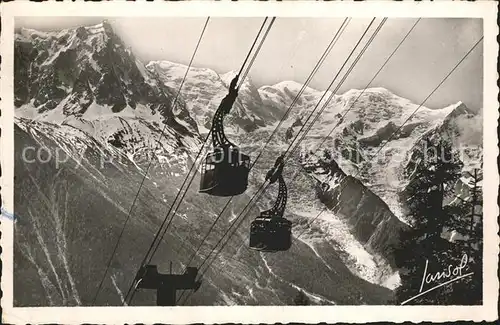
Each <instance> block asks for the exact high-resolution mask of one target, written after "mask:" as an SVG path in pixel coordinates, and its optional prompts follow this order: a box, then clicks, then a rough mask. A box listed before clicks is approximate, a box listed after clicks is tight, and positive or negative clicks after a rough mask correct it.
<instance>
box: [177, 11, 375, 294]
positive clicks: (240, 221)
mask: <svg viewBox="0 0 500 325" xmlns="http://www.w3.org/2000/svg"><path fill="white" fill-rule="evenodd" d="M374 20H375V18H373V19H372V21H371V22H370V24H369V25H368V27H367V28H366V30H365V32H364V33H363V35H362V36H361V37H360V39H359V41H358V42H357V44H356V46H355V47H354V48H353V50H352V51H351V53H350V55H349V56H348V58H347V59H346V61H345V62H344V65H343V66H342V67H341V68H340V69H339V72H338V73H337V75H336V76H335V78H334V80H333V81H332V82H331V83H330V85H329V87H328V89H327V90H326V91H325V93H324V94H323V96H322V97H321V99H320V100H319V101H318V105H319V103H320V102H321V101H322V99H323V98H324V96H325V94H326V93H328V90H329V88H331V86H332V85H333V83H334V81H335V79H336V78H337V77H338V75H339V73H340V71H341V70H342V69H343V67H344V66H345V64H346V63H347V62H348V61H349V59H350V57H351V56H352V54H353V53H354V51H355V50H356V48H357V47H358V46H359V44H360V42H361V41H362V39H363V38H364V36H365V35H366V33H367V32H368V30H369V28H370V27H371V25H372V24H373V22H374ZM349 72H350V71H349ZM318 105H316V107H315V108H314V110H313V111H312V112H311V113H310V115H309V117H308V119H307V121H308V120H309V119H310V117H311V116H312V114H313V113H314V111H315V110H316V109H317V107H318ZM307 121H306V123H307ZM306 123H305V124H304V125H303V126H302V128H301V130H302V129H303V128H304V126H305V125H306ZM298 134H300V131H299V133H298ZM298 134H297V135H298ZM295 138H297V136H296V137H295ZM294 141H295V139H294ZM294 141H292V143H291V144H290V145H289V146H288V148H287V150H286V152H285V154H286V153H287V152H288V151H289V150H290V148H291V146H292V145H293V142H294ZM265 184H266V182H264V183H263V184H262V185H261V187H260V188H262V187H263V186H264V185H265ZM267 186H269V184H267ZM267 186H266V189H267ZM260 188H259V189H260ZM263 192H265V189H264V191H263ZM257 193H258V191H257ZM257 193H256V194H255V195H254V196H253V197H252V199H253V198H254V197H255V196H256V195H257ZM251 201H252V200H250V202H249V203H248V204H247V205H246V206H245V208H243V210H242V211H241V213H240V214H239V215H238V217H237V218H236V219H235V220H236V221H235V222H234V223H233V224H232V225H231V226H233V225H234V224H236V222H237V221H238V219H239V218H241V216H242V215H243V218H241V220H239V222H238V225H237V227H236V228H235V229H234V230H233V232H232V233H231V234H230V235H229V236H228V237H227V240H226V242H225V243H224V244H223V245H222V246H221V248H220V249H219V251H218V252H217V254H216V255H215V257H214V259H212V262H211V263H210V264H209V265H208V267H207V268H206V269H205V272H206V271H207V270H208V268H209V267H210V265H211V264H212V263H213V262H214V261H215V259H216V258H217V256H218V254H219V253H220V252H221V251H222V250H223V249H224V247H225V245H226V244H227V243H228V242H229V240H230V239H231V237H232V236H233V235H234V234H235V232H236V229H237V228H238V227H239V225H240V224H241V223H242V222H243V220H244V219H245V217H246V214H243V213H244V211H245V209H246V207H248V206H249V205H250V203H251ZM230 229H231V227H230V228H229V229H228V230H227V231H226V232H225V234H224V235H223V237H222V238H221V240H222V239H223V238H224V236H226V235H227V233H228V232H229V231H230ZM221 240H219V242H220V241H221ZM217 245H218V243H217V244H216V245H215V246H214V247H213V248H212V251H211V252H210V254H209V255H208V256H207V257H206V258H205V259H204V261H203V263H202V265H201V266H200V268H201V267H202V266H203V265H204V264H205V263H206V261H207V260H208V258H209V257H210V255H211V253H212V252H213V251H214V250H215V248H216V247H217ZM205 272H203V273H202V275H203V274H204V273H205ZM191 294H192V293H191ZM181 298H182V295H181V297H179V300H178V301H180V299H181ZM188 298H189V294H188V296H187V297H186V299H185V301H186V300H187V299H188Z"/></svg>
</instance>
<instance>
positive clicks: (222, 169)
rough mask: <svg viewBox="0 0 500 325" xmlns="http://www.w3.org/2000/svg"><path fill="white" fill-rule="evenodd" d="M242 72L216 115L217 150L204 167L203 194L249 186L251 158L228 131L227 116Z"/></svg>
mask: <svg viewBox="0 0 500 325" xmlns="http://www.w3.org/2000/svg"><path fill="white" fill-rule="evenodd" d="M237 82H238V75H236V77H234V79H233V80H232V81H231V85H230V86H229V94H227V95H226V97H224V99H222V102H221V104H220V106H219V108H218V109H217V111H216V112H215V114H214V118H213V121H212V129H211V132H212V142H213V146H214V151H213V152H212V153H209V154H208V155H207V156H206V158H205V162H204V163H203V165H202V167H201V180H200V190H199V192H200V193H207V194H210V195H214V196H234V195H239V194H242V193H243V192H245V191H246V189H247V186H248V173H249V172H250V157H249V156H247V155H245V154H242V153H241V152H240V151H239V149H238V147H236V146H235V145H234V144H233V143H231V142H230V141H229V140H228V139H227V138H226V135H225V133H224V125H223V122H224V117H225V116H226V115H227V114H229V111H230V110H231V108H232V106H233V104H234V102H235V100H236V97H237V96H238V88H236V83H237Z"/></svg>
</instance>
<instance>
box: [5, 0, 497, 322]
mask: <svg viewBox="0 0 500 325" xmlns="http://www.w3.org/2000/svg"><path fill="white" fill-rule="evenodd" d="M90 7H91V6H90ZM483 7H484V8H483V9H486V10H483V11H491V10H492V8H494V7H493V6H488V5H486V6H483ZM94 8H95V7H94ZM129 8H131V7H129ZM495 9H496V8H495ZM130 10H132V11H133V9H130ZM212 11H214V10H212ZM14 12H15V11H13V13H12V14H11V15H10V16H9V19H10V24H11V25H12V28H11V30H10V31H9V29H8V28H7V29H2V34H3V33H11V34H12V35H11V36H10V37H9V39H10V40H11V44H10V47H9V49H7V50H5V48H6V47H7V46H6V44H4V43H2V79H1V80H2V84H3V87H2V138H4V137H5V135H6V133H8V134H9V135H8V137H9V139H10V140H5V139H2V171H3V173H2V200H3V202H2V219H1V222H2V233H4V232H5V231H7V230H6V229H7V228H9V229H10V230H8V231H9V232H10V233H11V235H8V236H7V239H6V237H5V236H4V235H3V234H2V248H3V252H2V263H3V275H2V291H3V292H4V297H3V298H2V301H3V302H2V307H3V308H6V307H4V304H5V302H6V300H5V299H6V296H5V292H6V291H5V283H4V281H10V286H11V287H10V289H9V290H8V291H7V294H8V298H7V299H8V300H7V301H8V302H7V303H8V304H11V305H10V307H9V308H10V311H11V313H12V315H14V314H16V313H15V312H14V311H15V310H16V308H20V310H23V313H28V312H29V310H30V309H31V308H32V307H41V308H43V307H51V308H52V307H120V309H116V308H115V309H113V310H114V311H113V313H114V314H120V312H121V309H124V310H125V309H126V308H127V307H179V306H197V307H212V306H232V307H238V306H253V307H263V306H274V307H282V306H287V307H293V306H313V307H314V306H316V307H319V306H321V307H325V308H326V307H341V306H359V307H360V308H361V307H362V306H381V307H384V306H400V307H402V308H403V307H404V306H420V307H425V306H440V307H446V306H455V307H457V306H462V307H468V306H476V307H480V306H483V307H484V306H486V305H489V307H491V305H492V304H491V303H492V302H498V300H497V298H498V293H497V294H496V296H494V297H492V296H490V297H489V298H487V295H486V294H487V292H490V293H491V290H490V289H491V288H493V289H494V288H496V289H498V278H497V277H496V270H497V267H498V266H497V264H498V261H497V254H498V235H497V233H496V232H497V231H498V228H496V230H495V227H497V226H498V225H497V221H496V220H497V217H498V209H497V205H496V197H497V187H498V172H497V170H496V169H493V170H492V169H491V168H492V166H493V168H494V166H495V163H494V161H493V160H494V159H496V158H495V155H497V154H498V151H496V150H497V148H494V147H496V143H497V142H496V141H497V140H496V139H497V137H496V132H495V131H496V123H497V121H496V119H497V118H498V115H497V113H498V103H497V100H496V99H494V100H493V101H492V99H493V98H496V94H497V92H498V90H497V88H496V85H495V84H491V82H490V81H491V78H489V79H487V78H486V76H487V75H488V74H489V73H491V72H488V70H487V69H486V68H485V57H486V55H492V51H491V50H487V48H486V45H488V44H491V43H492V42H494V43H496V41H495V38H494V37H495V36H494V35H492V34H491V27H489V28H490V30H489V33H490V34H488V35H486V29H487V27H485V26H486V19H485V18H484V17H481V16H477V17H475V16H472V17H464V16H463V15H459V16H458V17H453V16H451V17H447V16H446V15H443V17H436V16H432V17H426V16H425V15H420V16H418V15H414V16H408V15H407V16H403V17H401V16H394V17H392V16H391V15H390V14H389V12H388V13H387V14H384V13H383V12H382V11H380V13H379V12H377V15H376V16H375V14H374V17H370V16H369V15H364V16H362V15H356V14H355V12H354V10H353V11H352V13H353V14H351V15H347V14H346V15H340V14H337V15H336V16H332V17H330V16H324V17H321V16H318V15H311V16H308V15H306V14H304V15H303V16H301V15H300V14H299V15H298V16H289V15H284V16H280V15H276V14H271V13H270V14H268V13H266V12H265V10H262V11H260V12H259V13H260V14H258V15H255V16H238V15H230V14H228V15H220V14H219V15H217V14H215V15H211V14H209V13H207V14H204V15H203V14H201V15H196V16H193V15H185V16H181V15H173V14H172V15H169V16H140V15H138V14H137V15H134V14H133V13H132V14H129V15H122V16H119V15H118V14H113V13H111V12H110V11H109V10H108V11H105V12H106V13H109V15H108V14H101V13H100V12H99V11H98V10H91V9H88V11H87V12H85V14H82V13H75V12H74V11H73V13H75V14H74V15H69V14H56V15H51V13H50V12H49V11H47V12H46V13H45V14H44V15H41V14H30V13H29V12H28V13H24V14H14ZM370 14H371V13H370ZM2 16H3V15H2ZM490 16H491V15H490ZM493 16H494V15H493ZM4 23H5V19H4V18H3V17H2V25H4ZM488 23H489V24H494V21H488ZM2 27H3V26H2ZM4 39H6V38H2V40H4ZM495 46H496V44H495ZM488 51H489V54H488ZM5 53H8V54H11V56H12V57H11V58H7V59H6V56H5V55H6V54H5ZM489 58H490V59H491V58H492V57H491V56H490V57H489ZM495 61H496V57H495ZM6 62H7V63H6ZM4 66H8V68H7V71H6V70H5V68H4ZM492 69H494V66H492ZM491 71H493V70H491ZM9 72H10V73H11V74H12V75H11V76H10V78H11V79H10V81H8V82H9V86H5V78H6V77H5V74H8V73H9ZM8 78H9V77H8ZM487 86H488V87H493V88H494V89H493V92H491V93H490V94H493V96H490V99H489V100H487V99H486V97H485V91H484V89H485V88H487ZM6 92H9V94H10V95H8V96H5V95H4V94H5V93H6ZM9 99H11V101H9ZM6 111H10V113H6ZM9 117H11V119H10V120H9ZM488 120H489V124H488V122H487V121H488ZM6 124H8V125H9V126H8V127H7V128H5V126H6ZM9 130H10V131H9ZM493 137H494V138H493ZM6 141H7V142H6ZM8 141H10V142H8ZM488 141H490V142H489V146H490V147H488V146H487V144H486V143H488ZM6 144H7V145H10V146H11V147H12V148H11V149H10V150H7V149H6V148H7V145H6ZM4 148H5V149H4ZM4 153H5V156H7V155H9V156H10V158H5V157H4ZM6 166H7V167H6ZM9 166H11V167H12V168H11V169H10V170H9ZM488 166H489V167H488ZM488 168H490V169H488ZM9 176H10V180H9V181H8V182H7V183H6V182H5V181H4V178H5V177H9ZM8 184H10V185H8ZM492 184H493V186H492ZM8 190H10V191H11V193H10V194H5V193H6V191H8ZM488 193H491V194H490V195H489V196H488ZM5 200H7V201H5ZM488 200H489V201H488ZM8 201H9V202H10V203H8ZM486 201H488V202H487V203H485V202H486ZM6 202H7V203H8V204H6ZM488 207H489V208H488ZM491 207H493V209H492V208H491ZM495 209H496V210H495ZM486 232H489V236H490V238H491V239H490V240H489V242H488V241H486V239H485V234H486ZM9 238H10V239H9ZM7 240H11V242H10V243H7ZM488 243H489V245H491V247H490V248H491V249H492V252H493V253H494V254H492V255H489V257H487V254H486V253H485V246H486V245H487V244H488ZM493 246H496V247H493ZM6 250H10V251H11V252H10V253H9V254H11V255H10V256H11V257H9V260H6V259H5V252H6ZM493 255H494V256H493ZM487 258H489V260H487ZM485 265H489V266H488V267H486V266H485ZM486 269H488V270H486ZM490 271H491V272H490ZM6 272H10V273H11V275H10V277H8V278H6V276H5V274H6ZM487 272H490V273H487ZM492 276H493V280H494V281H493V282H491V280H492V279H491V277H492ZM486 278H489V279H490V282H488V281H487V280H486ZM493 291H495V290H493ZM496 291H498V290H496ZM9 293H10V294H9ZM486 302H488V304H486ZM493 305H495V303H493ZM49 310H50V309H49ZM55 310H60V309H54V311H55ZM66 310H67V312H68V313H71V308H69V309H66ZM91 310H92V309H89V310H88V311H86V312H82V311H81V310H80V311H79V313H83V314H84V313H91ZM100 310H101V311H100V312H101V313H102V312H103V311H102V310H103V309H100ZM257 310H258V309H256V311H257ZM334 310H335V309H332V313H335V311H334ZM381 310H382V309H381ZM423 310H425V309H423ZM8 311H9V310H7V311H6V313H4V317H7V316H9V314H8ZM359 312H360V313H364V312H363V311H362V309H360V311H359ZM495 312H496V313H497V310H496V309H495ZM47 313H50V312H49V311H47ZM189 313H192V314H196V311H194V310H193V311H190V312H187V313H186V312H185V314H184V315H185V316H186V314H188V315H189ZM205 313H207V311H205ZM254 313H256V312H254ZM257 313H258V312H257ZM351 313H352V311H351ZM19 315H20V314H19ZM19 315H17V316H12V317H23V316H19ZM496 315H498V314H496ZM108 316H109V317H111V316H110V315H108ZM425 316H426V315H421V316H420V317H425ZM44 317H45V318H43V319H44V320H45V319H47V320H48V319H52V321H54V322H58V320H59V319H58V318H50V316H48V315H45V316H44ZM47 317H48V318H47ZM53 317H55V315H54V316H53ZM75 317H76V316H75ZM82 317H84V316H83V315H82ZM116 317H118V316H117V315H116ZM134 317H139V316H134ZM186 317H187V316H186ZM192 317H196V316H192ZM255 317H258V315H255ZM331 317H333V316H331ZM352 317H355V316H354V315H353V316H352ZM377 317H383V315H379V316H377ZM450 317H451V316H450ZM461 317H462V316H461ZM478 317H479V315H478ZM481 317H483V316H481ZM496 317H497V316H496ZM16 319H17V318H12V319H11V321H13V322H14V323H16V321H15V320H16ZM20 319H22V318H20ZM24 319H31V318H29V317H28V316H26V318H24ZM61 319H62V318H61ZM78 319H79V320H80V318H78ZM85 319H86V318H81V322H84V320H85ZM106 319H108V320H111V319H112V318H106ZM119 319H120V320H121V318H119ZM134 319H135V318H134ZM137 319H139V318H137ZM158 319H159V320H161V317H160V318H158ZM187 319H191V318H187ZM256 319H258V318H256ZM380 320H382V319H380ZM409 320H410V319H409ZM412 320H414V319H412ZM81 322H80V321H79V322H78V323H81ZM181 322H182V321H181ZM172 323H173V322H172Z"/></svg>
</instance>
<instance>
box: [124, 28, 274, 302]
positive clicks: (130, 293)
mask: <svg viewBox="0 0 500 325" xmlns="http://www.w3.org/2000/svg"><path fill="white" fill-rule="evenodd" d="M274 19H275V18H274ZM274 19H273V22H274ZM266 20H267V18H265V20H264V23H263V24H262V26H261V28H260V30H259V33H258V34H257V36H256V38H255V40H254V42H253V44H252V47H251V48H250V51H249V53H248V54H247V56H246V58H245V60H244V62H243V64H242V67H241V69H240V72H241V71H242V70H243V68H244V66H245V64H246V62H247V61H248V58H249V57H250V54H251V51H252V50H253V48H254V46H255V44H256V42H257V40H258V38H259V36H260V33H261V32H262V29H263V27H264V24H265V22H266ZM269 29H270V28H268V30H267V33H268V32H269ZM267 33H266V35H267ZM264 40H265V38H264V39H263V40H262V41H261V44H260V46H259V48H258V50H257V51H256V53H255V55H254V57H253V59H252V61H251V64H253V61H254V60H255V57H256V55H257V54H258V51H260V48H261V46H262V43H263V42H264ZM250 67H251V66H249V67H248V69H247V71H249V69H250ZM210 134H211V130H210V131H209V133H208V134H207V137H206V138H205V142H204V143H203V146H202V148H201V149H200V151H199V152H198V155H197V156H196V158H195V160H194V162H193V164H192V166H191V169H190V171H189V172H188V175H187V176H186V178H185V180H184V183H183V184H182V186H181V188H180V189H179V192H178V196H179V194H180V193H181V191H182V187H183V186H184V184H185V183H186V181H187V179H188V178H189V174H190V173H191V171H192V170H193V168H194V166H195V165H196V161H197V159H198V157H199V156H200V155H201V153H202V151H203V148H204V145H205V144H206V142H207V140H208V138H209V136H210ZM200 164H201V162H200ZM197 170H198V168H196V170H195V173H193V175H192V176H191V179H190V181H189V183H188V185H187V187H186V189H185V192H184V193H183V195H182V196H181V199H180V200H179V202H178V204H177V207H176V209H175V210H174V212H173V214H172V217H171V218H170V220H169V222H168V223H167V225H166V227H165V229H164V230H163V233H162V235H161V236H160V237H158V236H159V234H160V232H161V230H162V228H163V226H164V225H165V223H166V221H167V220H168V216H169V215H170V212H171V211H172V208H173V206H174V205H175V203H176V202H175V201H174V203H173V204H172V205H171V206H170V209H169V211H168V212H167V215H166V216H165V218H164V220H163V222H162V224H161V225H160V227H159V229H158V232H157V233H156V235H155V238H154V240H153V242H152V243H151V245H150V247H149V249H148V251H147V252H146V255H145V257H144V259H143V260H142V262H141V267H143V266H144V265H145V264H147V263H148V262H149V261H151V259H152V257H153V256H154V254H155V253H156V251H157V249H158V247H159V245H160V243H161V241H162V240H163V237H164V235H165V233H166V231H167V230H168V228H169V226H170V225H171V223H172V220H173V219H174V217H175V214H176V212H177V209H178V208H179V206H180V204H181V203H182V200H183V199H184V197H185V196H186V194H187V191H188V190H189V187H190V186H191V183H192V182H193V180H194V177H195V176H196V173H197ZM178 196H177V197H178ZM177 197H176V199H177ZM158 238H160V239H159V240H157V239H158ZM134 282H135V279H134V281H133V282H132V285H131V286H130V287H129V289H128V291H127V294H126V296H125V302H127V301H131V300H132V298H133V295H134V294H135V289H136V286H135V285H134ZM129 297H130V298H129Z"/></svg>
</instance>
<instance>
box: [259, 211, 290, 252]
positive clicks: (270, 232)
mask: <svg viewBox="0 0 500 325" xmlns="http://www.w3.org/2000/svg"><path fill="white" fill-rule="evenodd" d="M291 246H292V222H291V221H289V220H287V219H285V218H283V217H262V215H261V216H260V217H258V218H256V219H255V220H254V221H252V223H251V225H250V248H251V249H254V250H258V251H264V252H276V251H286V250H288V249H289V248H290V247H291Z"/></svg>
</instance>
